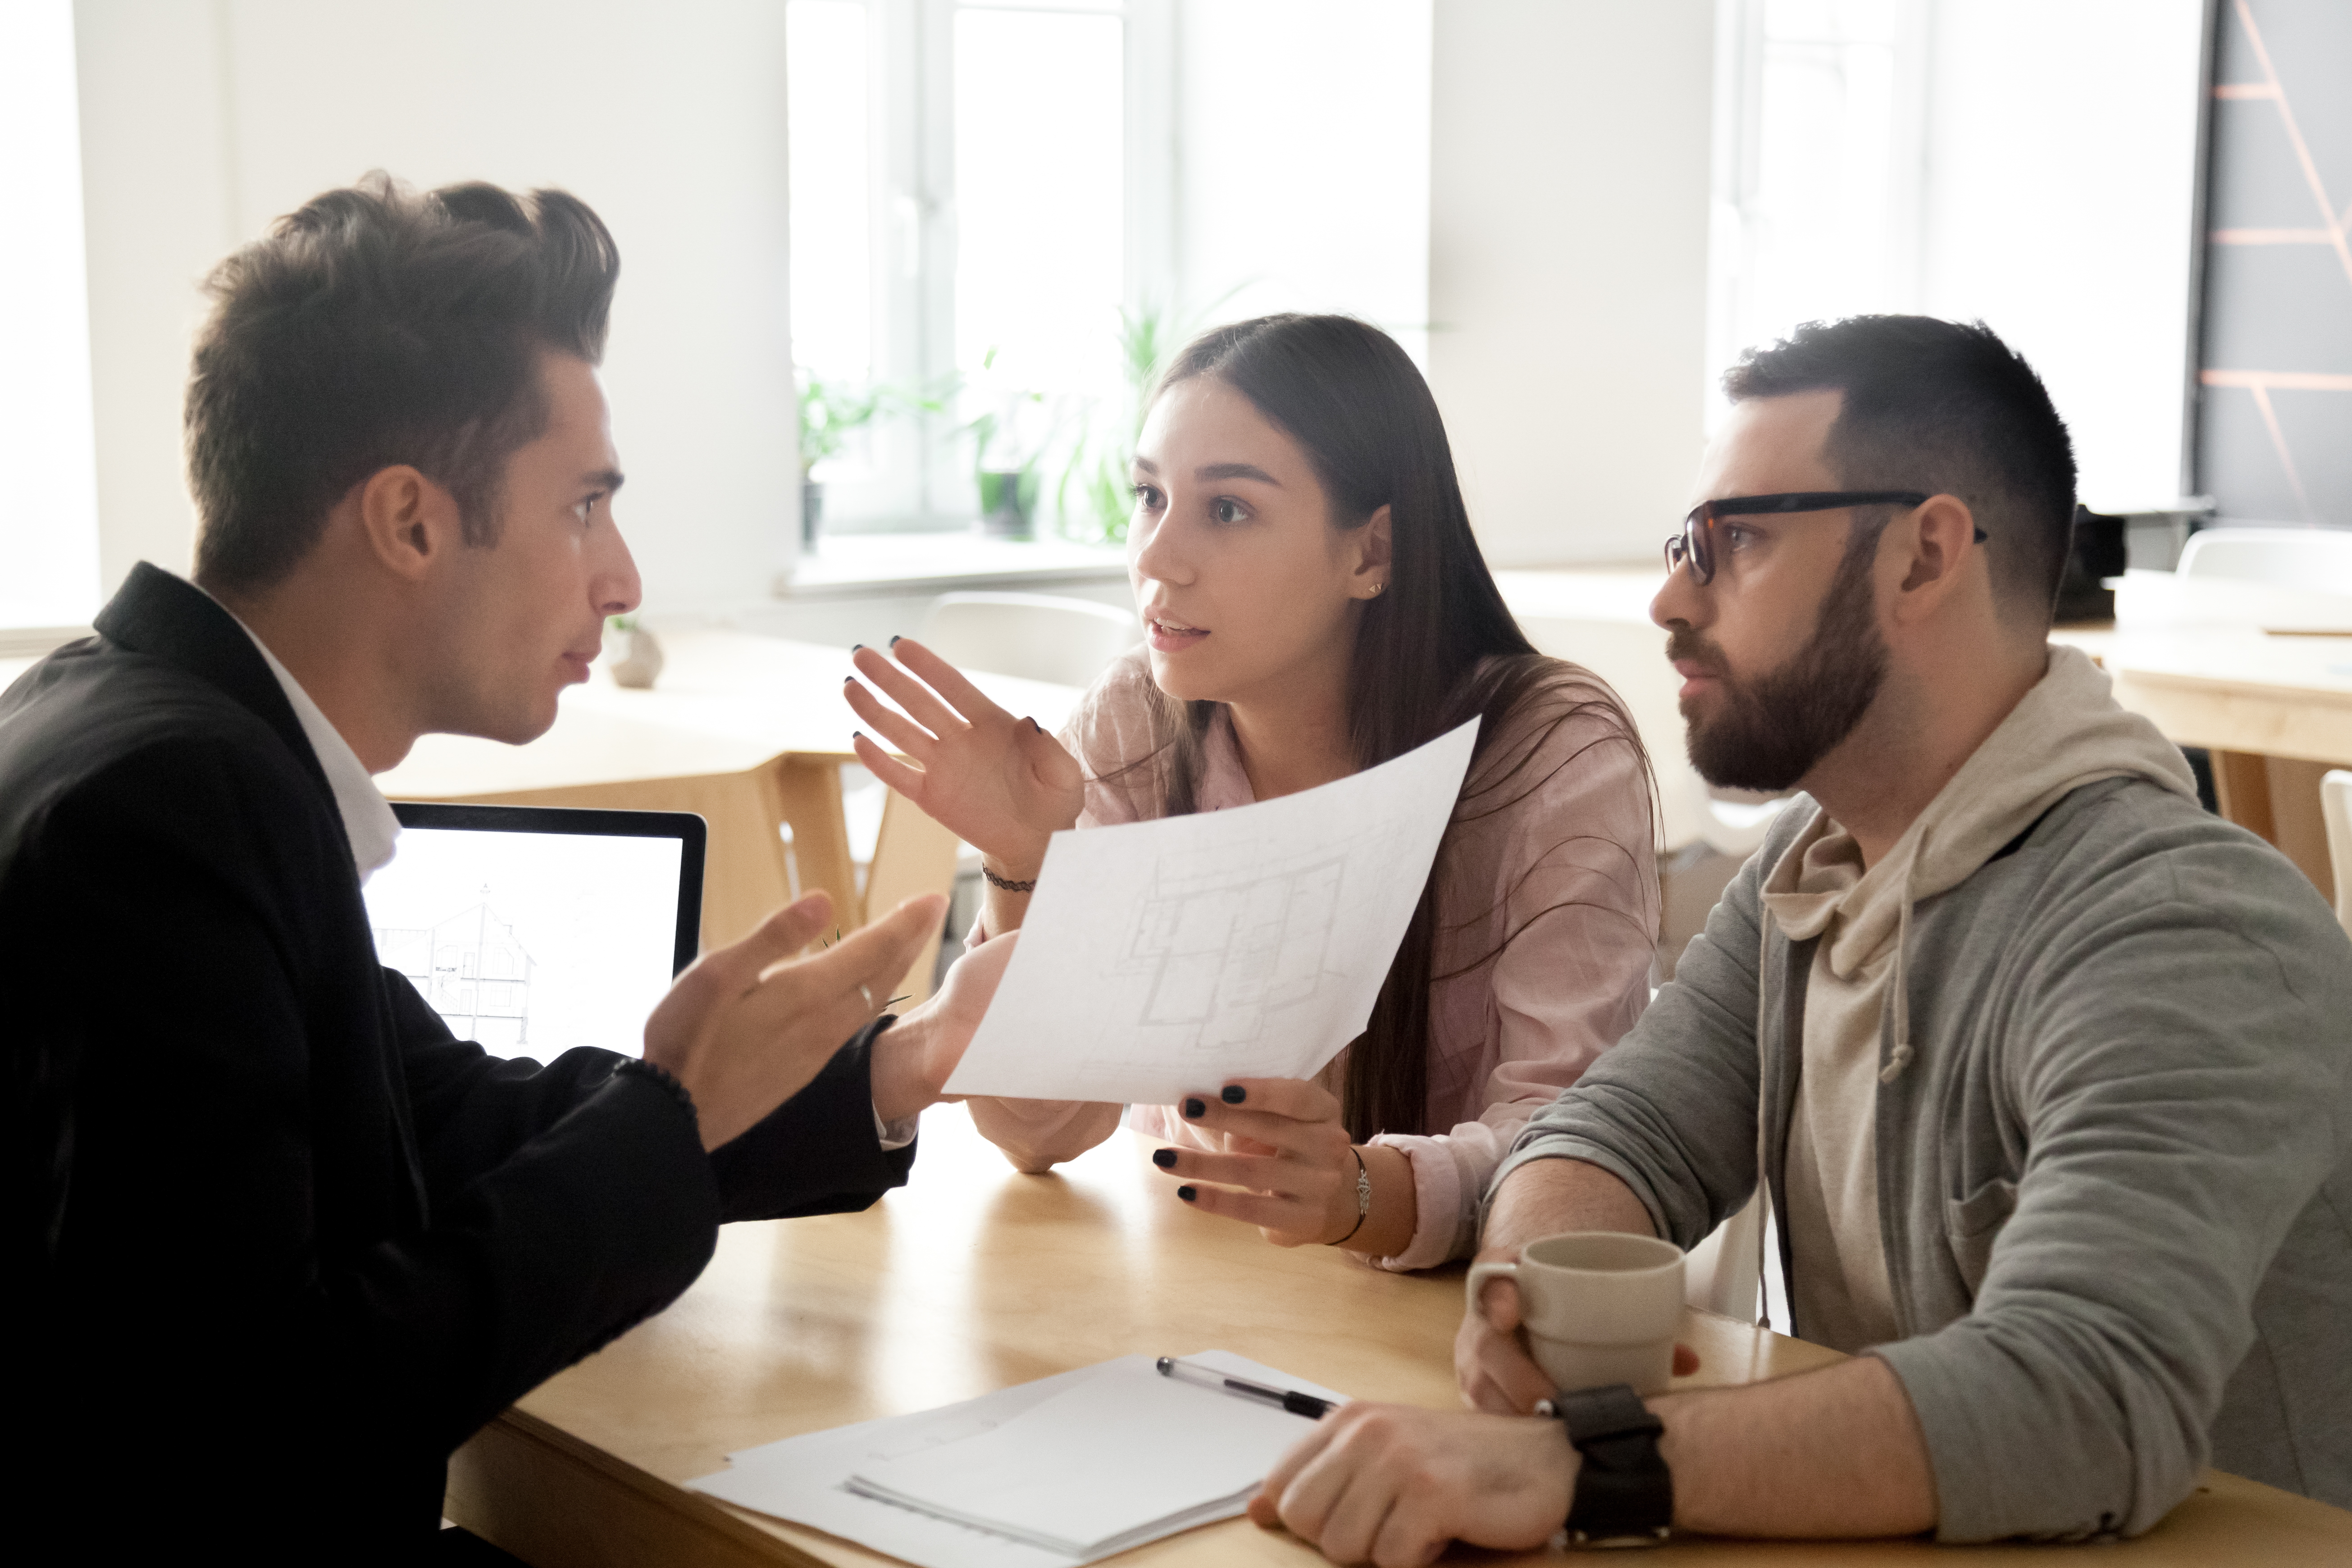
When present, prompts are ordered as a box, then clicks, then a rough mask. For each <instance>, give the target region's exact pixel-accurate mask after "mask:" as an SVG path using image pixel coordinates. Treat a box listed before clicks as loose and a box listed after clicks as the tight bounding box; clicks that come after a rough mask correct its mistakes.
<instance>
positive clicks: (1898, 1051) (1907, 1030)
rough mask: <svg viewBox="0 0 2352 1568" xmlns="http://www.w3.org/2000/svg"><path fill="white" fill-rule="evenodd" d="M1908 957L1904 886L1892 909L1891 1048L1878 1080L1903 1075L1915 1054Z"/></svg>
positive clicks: (1908, 920) (1907, 905)
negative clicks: (1912, 1039)
mask: <svg viewBox="0 0 2352 1568" xmlns="http://www.w3.org/2000/svg"><path fill="white" fill-rule="evenodd" d="M1910 958H1911V889H1909V888H1907V887H1906V888H1905V889H1903V893H1902V902H1900V903H1898V904H1897V905H1895V973H1894V976H1893V978H1892V979H1891V980H1890V982H1889V984H1892V985H1893V986H1894V988H1895V1049H1894V1050H1893V1051H1892V1052H1890V1053H1888V1055H1887V1058H1886V1065H1885V1067H1883V1068H1879V1069H1878V1081H1879V1082H1881V1083H1893V1082H1894V1081H1895V1079H1898V1078H1901V1077H1902V1076H1903V1069H1904V1068H1907V1067H1909V1066H1910V1065H1911V1058H1913V1057H1915V1056H1916V1055H1917V1054H1918V1053H1917V1052H1916V1051H1914V1050H1913V1049H1912V1048H1911V987H1910V985H1909V984H1908V981H1909V979H1910V976H1909V974H1908V973H1907V971H1908V968H1909V964H1910Z"/></svg>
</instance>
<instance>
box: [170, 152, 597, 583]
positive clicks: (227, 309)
mask: <svg viewBox="0 0 2352 1568" xmlns="http://www.w3.org/2000/svg"><path fill="white" fill-rule="evenodd" d="M620 270H621V258H620V252H619V251H618V250H617V249H616V248H615V247H614V244H613V237H612V235H611V233H610V232H608V231H607V230H606V229H605V227H604V223H603V221H602V220H601V219H599V218H598V217H597V216H596V215H595V214H594V213H593V212H592V211H591V210H589V208H588V206H587V205H586V204H585V203H583V202H582V201H580V200H579V199H578V198H576V197H574V196H571V195H566V194H565V193H563V192H562V191H534V192H532V193H531V194H530V195H528V196H518V195H513V194H511V193H509V192H507V191H503V190H500V189H499V187H497V186H496V185H486V184H466V185H451V186H448V187H446V189H443V190H438V191H433V192H429V193H426V194H423V195H419V194H417V193H416V192H414V191H412V190H410V189H409V188H408V187H407V186H405V185H403V184H400V183H398V182H397V181H395V180H394V179H393V178H392V177H391V176H390V175H388V174H383V173H382V172H380V171H379V172H377V173H374V174H369V175H367V176H366V177H365V178H363V179H362V180H361V181H360V183H359V184H356V185H353V186H351V187H349V188H348V189H344V190H335V191H328V192H326V193H325V194H324V195H318V196H314V197H312V198H311V199H310V201H308V202H306V203H304V204H303V205H302V206H301V208H300V209H299V211H296V212H293V213H290V214H289V215H288V216H285V217H281V218H279V219H278V221H277V222H276V223H275V224H272V225H271V226H270V229H269V233H268V237H265V238H263V239H260V240H257V241H256V242H255V243H253V244H251V245H248V246H247V247H245V248H244V249H242V250H240V251H238V252H237V253H236V255H234V256H232V257H230V258H228V259H227V260H226V261H224V262H222V263H221V264H220V265H219V266H218V267H217V268H214V270H213V274H212V276H211V277H210V278H209V279H207V280H206V282H205V290H206V292H207V293H209V294H210V295H211V296H212V297H213V300H214V301H215V303H214V307H213V312H212V315H211V317H210V319H208V320H207V321H205V326H204V329H203V331H201V332H200V333H199V334H198V335H197V338H196V346H195V362H194V370H193V372H192V374H190V377H189V380H188V399H187V412H186V438H187V458H188V479H189V485H190V488H191V489H193V490H194V493H195V499H196V510H197V515H198V517H199V519H200V520H201V524H202V526H201V530H200V531H199V533H198V535H197V539H196V562H195V566H196V580H197V581H198V582H200V583H203V584H206V585H207V586H210V587H218V588H225V589H231V590H247V591H250V590H254V589H258V588H265V587H267V586H268V585H269V584H272V583H275V582H277V581H278V580H279V579H280V578H282V577H284V576H285V574H287V573H288V572H289V571H291V570H293V568H294V566H295V564H296V563H299V561H300V560H301V559H302V557H303V556H304V555H306V554H308V553H309V552H310V548H311V546H312V545H314V544H316V543H317V542H318V539H319V534H320V530H321V529H323V528H324V526H325V524H326V519H327V514H328V512H329V511H330V510H331V509H332V508H333V507H334V505H335V503H336V501H338V500H341V498H342V496H343V495H344V494H345V493H346V492H347V491H349V490H350V489H351V488H352V486H353V485H356V484H358V483H360V482H361V481H362V480H363V479H366V478H367V477H368V476H369V475H370V474H373V473H374V472H376V471H377V470H378V469H380V468H388V467H391V466H393V465H395V464H401V463H406V464H411V465H414V466H415V468H417V469H418V470H419V471H420V472H422V473H424V474H425V476H426V477H427V478H429V479H432V480H433V481H434V482H435V483H436V484H438V485H440V486H442V487H443V488H444V489H447V490H448V491H449V493H450V494H451V495H452V496H454V497H455V498H456V499H457V505H458V509H459V513H460V515H461V516H462V517H463V518H464V520H465V538H466V542H467V543H468V544H470V545H475V546H478V547H485V548H487V547H488V546H490V545H493V544H496V543H497V542H498V537H499V507H500V501H501V497H500V494H499V483H500V479H501V477H502V475H503V474H504V471H505V468H506V460H507V458H509V456H511V455H512V454H513V453H514V451H515V450H516V449H517V448H519V447H524V446H527V445H529V444H530V442H532V441H534V440H536V439H538V437H540V436H541V434H543V433H544V432H545V430H546V427H547V420H548V416H549V410H548V406H547V400H546V395H545V394H544V392H543V391H542V389H541V385H540V380H539V371H538V362H539V356H540V355H541V353H547V352H553V353H565V354H572V355H574V356H576V357H578V358H580V359H583V360H586V361H587V362H588V363H591V364H593V363H597V362H598V361H599V360H601V359H602V358H603V357H604V331H605V324H606V321H607V318H608V317H609V315H610V312H611V310H612V302H613V285H614V281H615V280H616V279H618V278H619V276H620Z"/></svg>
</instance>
